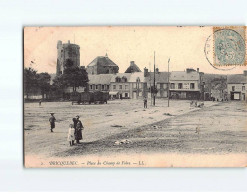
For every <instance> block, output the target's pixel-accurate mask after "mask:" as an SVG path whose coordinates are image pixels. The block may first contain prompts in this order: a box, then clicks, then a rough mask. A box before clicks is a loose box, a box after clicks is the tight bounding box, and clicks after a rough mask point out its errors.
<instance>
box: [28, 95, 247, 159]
mask: <svg viewBox="0 0 247 195" xmlns="http://www.w3.org/2000/svg"><path fill="white" fill-rule="evenodd" d="M50 112H55V117H56V119H57V123H56V128H55V129H54V131H55V132H54V133H50V131H49V122H48V119H49V113H50ZM246 113H247V109H246V104H245V103H243V102H224V103H221V102H205V106H204V108H195V107H190V101H186V100H185V101H184V100H172V101H171V102H170V107H169V108H168V107H167V100H163V99H159V100H157V101H156V106H155V107H153V106H150V102H149V105H148V108H147V109H143V102H142V100H122V101H121V100H115V101H110V102H109V103H108V104H104V105H73V106H72V105H71V103H69V102H60V103H55V102H50V103H43V104H42V106H41V107H39V106H38V104H37V103H28V104H25V124H24V128H25V130H24V133H25V155H27V156H28V155H41V156H45V157H79V156H84V155H86V156H88V155H98V156H107V155H115V156H116V155H121V154H124V155H126V154H127V155H128V154H131V155H133V154H139V155H140V154H152V153H182V154H183V153H191V154H193V153H200V154H231V153H246V152H247V131H246V123H247V120H246ZM76 115H80V116H81V120H82V122H83V125H84V127H85V129H84V131H83V137H84V139H83V141H82V144H79V145H75V146H72V147H70V146H69V144H68V142H67V140H66V138H67V131H68V126H69V124H70V123H71V121H72V118H73V117H74V116H76Z"/></svg>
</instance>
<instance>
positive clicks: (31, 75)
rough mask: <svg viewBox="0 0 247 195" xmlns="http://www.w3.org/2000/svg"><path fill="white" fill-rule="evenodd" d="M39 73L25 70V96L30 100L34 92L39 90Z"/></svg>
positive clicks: (31, 69) (30, 69)
mask: <svg viewBox="0 0 247 195" xmlns="http://www.w3.org/2000/svg"><path fill="white" fill-rule="evenodd" d="M37 77H38V76H37V71H36V70H34V69H33V68H31V67H29V68H24V94H25V95H26V96H27V99H28V98H29V94H30V93H31V92H32V91H35V90H37V86H38V83H37Z"/></svg>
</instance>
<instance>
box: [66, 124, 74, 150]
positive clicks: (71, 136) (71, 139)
mask: <svg viewBox="0 0 247 195" xmlns="http://www.w3.org/2000/svg"><path fill="white" fill-rule="evenodd" d="M67 140H68V141H69V145H70V146H73V145H74V140H75V129H74V125H73V124H70V125H69V132H68V139H67Z"/></svg>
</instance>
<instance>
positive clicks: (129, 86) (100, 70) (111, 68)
mask: <svg viewBox="0 0 247 195" xmlns="http://www.w3.org/2000/svg"><path fill="white" fill-rule="evenodd" d="M68 59H70V60H71V61H73V63H74V65H76V66H80V47H79V46H78V45H76V44H72V43H70V42H68V43H62V42H61V41H58V44H57V73H56V75H61V74H63V70H64V65H65V63H66V60H68ZM85 68H86V71H87V73H88V78H89V83H88V90H89V91H91V92H94V91H105V92H109V94H110V97H111V98H113V99H114V98H130V99H137V98H143V97H144V96H146V97H151V95H152V94H154V93H152V94H151V91H154V90H152V88H154V86H155V88H156V90H155V91H156V93H155V95H156V97H160V98H162V97H164V98H166V97H168V94H170V97H171V98H174V99H204V100H209V99H212V98H215V99H218V100H222V99H230V100H245V99H246V87H245V86H246V85H247V79H246V78H247V71H244V74H242V75H241V74H234V75H216V74H214V75H212V74H204V73H203V72H200V71H199V69H197V70H194V69H193V68H188V69H186V70H185V71H172V72H170V74H169V75H168V72H160V71H159V70H158V69H156V70H155V71H154V72H149V71H148V69H147V68H144V72H142V71H141V69H140V68H139V67H138V66H137V65H136V64H135V62H134V61H131V62H130V66H129V67H128V68H127V69H126V71H125V72H124V73H119V72H118V71H119V67H118V65H117V64H116V63H114V62H113V61H112V60H111V59H110V58H109V57H108V55H107V54H106V55H105V56H98V57H96V58H95V59H94V60H93V61H92V62H91V63H89V64H88V65H87V67H85ZM154 77H155V83H154ZM168 77H169V84H170V86H169V93H168ZM83 90H84V89H82V88H81V89H78V91H79V92H80V91H83ZM66 92H68V93H69V92H70V91H69V90H67V91H66Z"/></svg>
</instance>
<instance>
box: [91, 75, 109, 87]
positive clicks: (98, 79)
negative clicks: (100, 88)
mask: <svg viewBox="0 0 247 195" xmlns="http://www.w3.org/2000/svg"><path fill="white" fill-rule="evenodd" d="M113 76H114V75H113V74H97V75H96V74H93V75H92V74H88V80H89V82H88V83H89V84H91V85H92V84H94V85H97V84H102V85H104V84H110V82H111V78H112V77H113Z"/></svg>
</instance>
